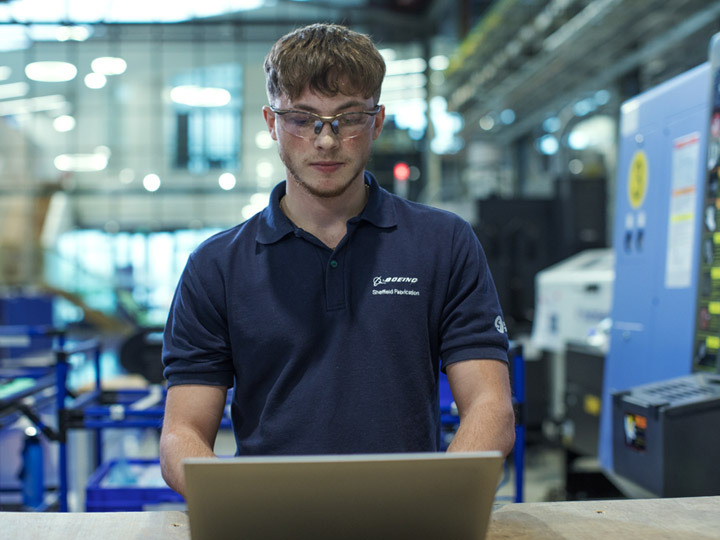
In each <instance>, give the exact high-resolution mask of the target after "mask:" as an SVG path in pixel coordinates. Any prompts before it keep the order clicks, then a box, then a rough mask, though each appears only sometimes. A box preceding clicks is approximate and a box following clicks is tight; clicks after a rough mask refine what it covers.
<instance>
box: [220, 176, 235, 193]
mask: <svg viewBox="0 0 720 540" xmlns="http://www.w3.org/2000/svg"><path fill="white" fill-rule="evenodd" d="M218 184H220V187H221V188H222V189H224V190H225V191H230V190H231V189H232V188H234V187H235V185H236V184H237V180H236V179H235V175H234V174H232V173H223V174H221V175H220V178H218Z"/></svg>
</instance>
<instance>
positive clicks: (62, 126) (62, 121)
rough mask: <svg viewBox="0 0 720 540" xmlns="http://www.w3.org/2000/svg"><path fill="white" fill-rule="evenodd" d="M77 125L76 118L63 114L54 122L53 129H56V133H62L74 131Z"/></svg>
mask: <svg viewBox="0 0 720 540" xmlns="http://www.w3.org/2000/svg"><path fill="white" fill-rule="evenodd" d="M75 124H76V122H75V118H74V117H72V116H70V115H69V114H63V115H61V116H58V117H57V118H56V119H55V120H53V127H54V128H55V131H58V132H60V133H66V132H68V131H72V130H73V129H75Z"/></svg>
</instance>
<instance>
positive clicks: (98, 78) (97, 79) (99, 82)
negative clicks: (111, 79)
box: [85, 72, 107, 90]
mask: <svg viewBox="0 0 720 540" xmlns="http://www.w3.org/2000/svg"><path fill="white" fill-rule="evenodd" d="M106 84H107V77H106V76H105V75H102V74H101V73H95V72H92V73H88V74H87V75H85V86H87V87H88V88H92V89H94V90H97V89H99V88H103V87H104V86H105V85H106Z"/></svg>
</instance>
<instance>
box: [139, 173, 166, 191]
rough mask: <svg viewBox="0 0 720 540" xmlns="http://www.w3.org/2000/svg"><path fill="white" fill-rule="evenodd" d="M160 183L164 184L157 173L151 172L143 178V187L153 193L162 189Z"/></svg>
mask: <svg viewBox="0 0 720 540" xmlns="http://www.w3.org/2000/svg"><path fill="white" fill-rule="evenodd" d="M160 184H162V182H161V181H160V177H159V176H158V175H157V174H154V173H151V174H148V175H146V176H145V178H143V187H144V188H145V189H146V190H148V191H149V192H151V193H153V192H155V191H157V190H158V189H160Z"/></svg>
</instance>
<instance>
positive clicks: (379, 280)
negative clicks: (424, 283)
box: [373, 276, 418, 287]
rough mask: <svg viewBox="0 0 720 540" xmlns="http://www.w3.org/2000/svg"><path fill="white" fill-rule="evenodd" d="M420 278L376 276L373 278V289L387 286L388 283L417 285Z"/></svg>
mask: <svg viewBox="0 0 720 540" xmlns="http://www.w3.org/2000/svg"><path fill="white" fill-rule="evenodd" d="M417 282H418V278H416V277H397V276H395V277H381V276H375V277H374V278H373V287H377V286H378V285H387V284H388V283H417Z"/></svg>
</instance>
